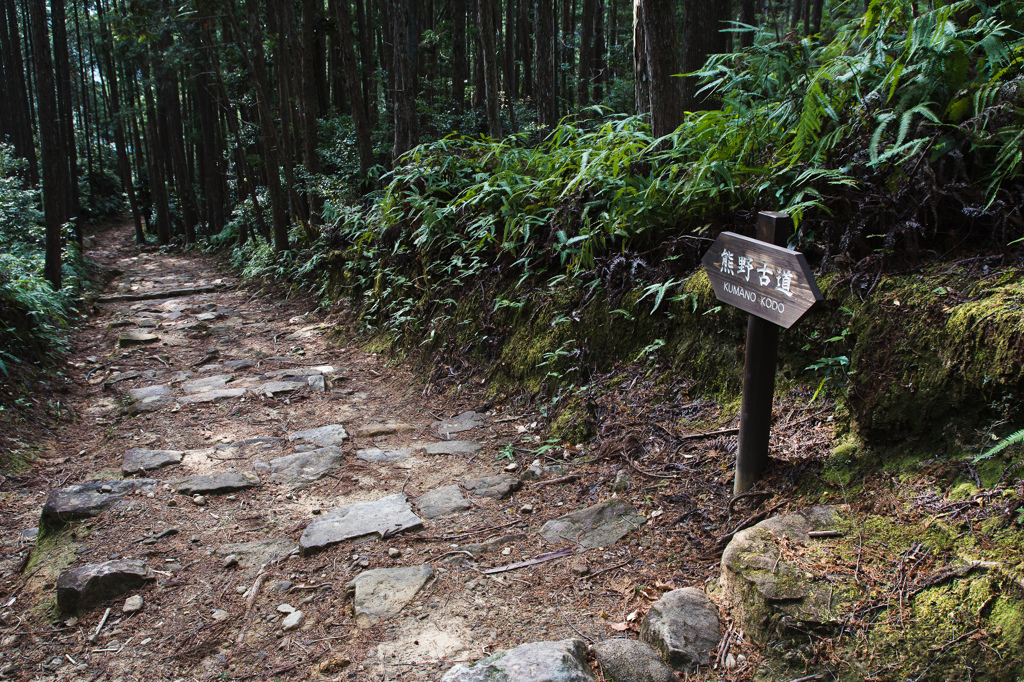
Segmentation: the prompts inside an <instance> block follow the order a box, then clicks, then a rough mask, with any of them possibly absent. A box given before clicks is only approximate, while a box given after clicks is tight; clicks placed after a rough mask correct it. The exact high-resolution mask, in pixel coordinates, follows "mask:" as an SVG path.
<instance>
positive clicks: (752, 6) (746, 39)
mask: <svg viewBox="0 0 1024 682" xmlns="http://www.w3.org/2000/svg"><path fill="white" fill-rule="evenodd" d="M740 23H741V24H746V25H747V26H756V25H757V5H756V3H755V0H740ZM754 35H755V32H754V31H744V32H743V33H741V34H740V49H745V48H748V47H751V46H753V44H754Z"/></svg>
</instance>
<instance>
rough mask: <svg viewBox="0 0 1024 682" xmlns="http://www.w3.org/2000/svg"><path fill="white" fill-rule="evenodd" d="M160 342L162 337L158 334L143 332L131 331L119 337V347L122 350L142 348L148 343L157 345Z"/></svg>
mask: <svg viewBox="0 0 1024 682" xmlns="http://www.w3.org/2000/svg"><path fill="white" fill-rule="evenodd" d="M159 340H160V337H159V336H157V335H156V334H150V333H148V332H143V331H130V332H125V333H123V334H121V335H120V336H118V337H117V345H118V346H120V347H121V348H130V347H132V346H142V345H145V344H148V343H157V342H158V341H159Z"/></svg>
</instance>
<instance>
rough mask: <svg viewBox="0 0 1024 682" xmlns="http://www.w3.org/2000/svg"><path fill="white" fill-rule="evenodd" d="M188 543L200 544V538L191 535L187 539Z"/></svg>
mask: <svg viewBox="0 0 1024 682" xmlns="http://www.w3.org/2000/svg"><path fill="white" fill-rule="evenodd" d="M189 542H191V543H192V544H193V545H198V544H199V542H200V537H199V536H198V535H193V536H192V537H191V538H189Z"/></svg>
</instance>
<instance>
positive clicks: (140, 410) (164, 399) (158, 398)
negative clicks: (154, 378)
mask: <svg viewBox="0 0 1024 682" xmlns="http://www.w3.org/2000/svg"><path fill="white" fill-rule="evenodd" d="M173 402H174V398H173V397H172V396H169V395H155V396H152V397H151V398H145V399H144V400H137V401H135V402H133V403H132V404H131V405H129V406H128V409H127V410H125V413H126V414H127V415H128V416H129V417H134V416H136V415H139V414H145V413H148V412H156V411H157V410H159V409H160V408H161V407H164V406H165V405H170V404H171V403H173Z"/></svg>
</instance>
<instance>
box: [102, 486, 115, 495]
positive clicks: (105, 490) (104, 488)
mask: <svg viewBox="0 0 1024 682" xmlns="http://www.w3.org/2000/svg"><path fill="white" fill-rule="evenodd" d="M100 492H101V493H112V492H114V488H113V487H112V486H109V485H101V486H100Z"/></svg>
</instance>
